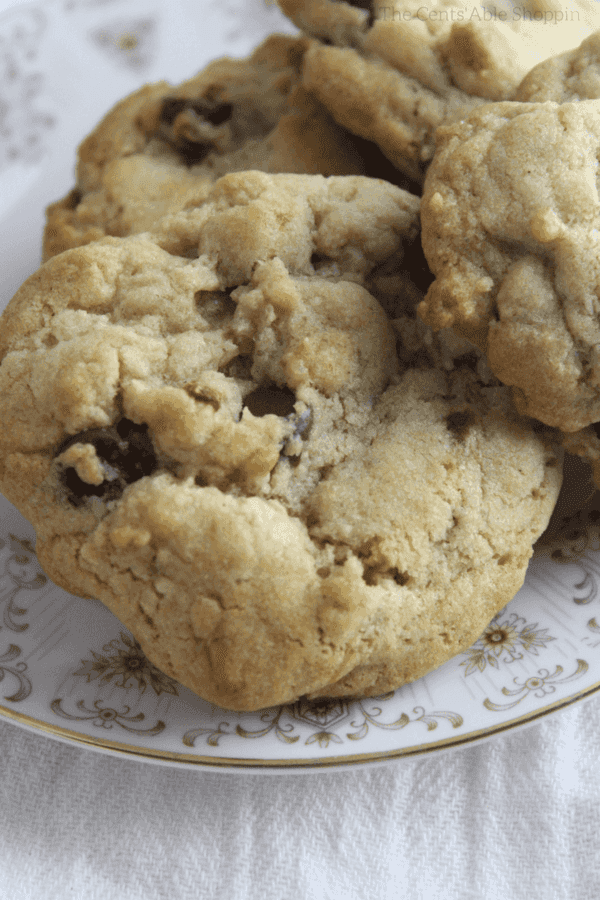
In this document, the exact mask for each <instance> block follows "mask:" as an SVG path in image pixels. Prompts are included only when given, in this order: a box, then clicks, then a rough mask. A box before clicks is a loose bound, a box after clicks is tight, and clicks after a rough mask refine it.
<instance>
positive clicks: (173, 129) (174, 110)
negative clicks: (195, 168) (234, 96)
mask: <svg viewBox="0 0 600 900" xmlns="http://www.w3.org/2000/svg"><path fill="white" fill-rule="evenodd" d="M232 115H233V105H232V104H231V103H221V102H219V101H216V100H215V101H212V100H209V99H207V98H198V99H185V98H179V97H167V98H165V100H164V101H163V104H162V108H161V111H160V116H159V121H160V125H161V127H160V133H161V135H162V136H163V137H164V138H165V139H166V140H167V141H168V142H169V143H170V144H172V146H173V147H175V148H176V149H177V150H178V151H179V152H180V153H181V154H182V156H183V157H184V159H185V161H186V163H187V164H188V165H193V164H194V163H198V162H201V161H202V160H203V159H204V157H205V156H206V155H207V154H208V153H209V152H210V150H211V149H214V147H215V143H214V141H213V140H212V139H211V135H210V130H209V131H208V133H206V125H209V126H212V127H214V128H218V127H219V126H220V125H224V124H225V122H227V121H229V119H230V118H231V116H232ZM216 137H217V136H216V135H215V139H216Z"/></svg>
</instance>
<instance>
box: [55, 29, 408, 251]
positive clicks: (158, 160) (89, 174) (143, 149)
mask: <svg viewBox="0 0 600 900" xmlns="http://www.w3.org/2000/svg"><path fill="white" fill-rule="evenodd" d="M307 46H308V41H307V40H306V38H302V37H298V38H296V37H290V36H287V35H272V36H271V37H269V38H267V39H266V40H265V41H264V42H263V43H262V44H261V45H260V46H259V47H258V48H257V49H256V50H255V51H254V53H253V54H252V55H251V56H250V57H248V58H247V59H229V58H224V59H218V60H215V61H214V62H212V63H210V64H209V65H208V66H207V67H206V68H205V69H203V70H202V71H201V72H200V73H199V74H198V75H197V76H195V77H194V78H192V79H190V80H189V81H186V82H184V83H183V84H180V85H177V86H174V85H170V84H168V83H166V82H159V83H157V84H150V85H146V86H144V87H143V88H141V89H140V90H138V91H136V92H135V93H133V94H131V95H130V96H128V97H126V98H125V99H124V100H122V101H121V102H120V103H118V104H117V105H116V106H115V107H114V109H112V110H111V111H110V112H109V113H108V114H107V115H106V116H105V117H104V119H103V120H102V121H101V122H100V124H99V125H98V126H97V127H96V128H95V129H94V131H93V132H92V133H91V134H90V135H89V136H88V137H87V138H86V139H85V140H84V141H83V143H82V144H81V146H80V148H79V153H78V164H77V185H76V187H75V188H74V189H73V190H72V191H70V192H69V194H67V196H66V197H64V198H63V199H62V200H59V201H58V202H57V203H54V204H52V205H51V206H50V207H49V208H48V210H47V222H46V228H45V233H44V259H48V258H49V257H51V256H54V255H56V254H57V253H60V252H62V251H63V250H66V249H69V248H71V247H77V246H81V245H83V244H87V243H89V242H90V241H93V240H99V239H100V238H102V237H104V236H106V235H112V236H125V235H128V234H136V233H141V232H144V231H147V230H149V229H151V228H152V227H153V226H154V224H155V222H156V221H157V220H158V219H159V218H160V217H161V216H164V215H166V214H168V213H174V212H177V211H178V210H181V209H184V208H185V207H186V206H187V205H189V204H192V205H193V204H197V203H200V202H202V201H203V200H204V199H206V197H207V196H208V194H209V192H210V189H211V187H212V185H213V184H214V182H215V181H216V180H217V179H218V178H219V177H221V176H222V175H224V174H226V173H228V172H236V171H244V170H251V169H255V170H260V171H264V172H290V173H297V174H322V175H360V174H373V175H376V176H377V177H387V178H388V179H389V180H394V176H393V172H392V167H391V166H390V165H389V163H388V161H387V160H386V159H385V157H384V156H383V155H382V154H381V152H380V151H379V150H378V148H377V147H376V146H375V145H370V144H369V142H368V141H362V142H361V141H360V140H358V141H357V140H356V139H355V138H354V137H353V136H352V135H350V134H348V133H347V132H345V131H344V129H343V128H342V127H341V126H339V125H337V124H336V122H335V121H334V120H333V119H332V118H331V116H330V115H329V113H328V112H327V110H326V109H325V108H324V107H323V106H322V104H321V103H320V102H319V101H318V100H317V99H316V97H315V96H314V95H312V94H311V93H309V92H308V91H307V90H306V89H305V88H303V87H302V86H301V85H300V84H299V82H300V68H301V65H302V58H303V55H304V53H305V50H306V48H307ZM399 178H400V176H399V175H398V179H399Z"/></svg>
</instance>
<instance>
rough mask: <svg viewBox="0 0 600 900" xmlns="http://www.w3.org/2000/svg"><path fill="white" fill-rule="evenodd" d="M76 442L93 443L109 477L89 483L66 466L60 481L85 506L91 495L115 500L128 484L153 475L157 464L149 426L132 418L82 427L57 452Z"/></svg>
mask: <svg viewBox="0 0 600 900" xmlns="http://www.w3.org/2000/svg"><path fill="white" fill-rule="evenodd" d="M73 444H92V446H93V447H94V449H95V451H96V456H97V457H98V459H99V460H100V463H101V464H102V466H103V469H104V471H105V473H106V477H105V480H104V481H103V482H102V484H99V485H95V484H88V483H87V482H86V481H83V480H82V479H81V478H80V477H79V475H78V474H77V472H76V470H75V469H74V468H73V467H72V466H68V467H65V468H63V469H62V471H61V473H60V481H61V484H62V486H63V488H64V490H65V492H66V494H67V499H68V501H69V503H70V504H71V505H72V506H82V505H83V504H84V503H85V501H86V500H87V498H88V497H101V498H102V499H103V500H116V499H117V498H118V497H120V496H121V494H122V493H123V491H124V489H125V488H126V487H127V485H128V484H133V482H134V481H139V479H140V478H143V477H144V476H145V475H151V474H152V472H153V471H154V470H155V469H156V467H157V460H156V454H155V452H154V446H153V444H152V440H151V439H150V436H149V434H148V426H147V425H136V423H135V422H132V421H131V420H130V419H121V420H120V421H119V422H117V423H116V425H113V426H111V427H110V428H93V429H90V430H89V431H82V432H80V433H79V434H76V435H74V436H73V437H71V438H69V439H68V440H67V441H65V442H64V443H63V444H61V446H60V447H59V448H58V450H57V454H56V455H57V456H60V454H61V453H64V451H65V450H68V448H69V447H71V446H72V445H73Z"/></svg>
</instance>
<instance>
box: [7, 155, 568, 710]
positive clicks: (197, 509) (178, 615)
mask: <svg viewBox="0 0 600 900" xmlns="http://www.w3.org/2000/svg"><path fill="white" fill-rule="evenodd" d="M418 207H419V201H418V199H417V198H415V197H413V196H412V195H410V194H408V193H405V192H404V191H402V190H400V189H398V188H396V187H393V186H391V185H389V184H387V183H385V182H383V181H377V180H369V179H366V178H361V177H346V178H341V177H338V178H336V177H334V178H330V179H325V178H323V177H321V176H300V175H274V176H268V175H265V174H262V173H259V172H250V173H239V174H234V175H228V176H226V177H224V178H222V179H221V180H220V181H218V182H217V183H216V184H215V186H214V187H213V189H212V190H211V192H210V195H209V197H208V199H207V201H206V202H205V203H204V204H202V205H200V206H199V207H197V208H194V209H188V210H185V211H184V212H182V213H180V214H178V215H173V216H171V217H170V218H169V220H168V224H167V223H162V224H161V225H160V227H158V228H157V229H156V231H155V232H154V234H144V235H137V236H130V237H127V238H112V237H109V238H105V239H103V240H102V241H99V242H96V243H93V244H90V245H88V246H86V247H81V248H77V249H73V250H69V251H66V252H65V253H63V254H60V255H59V256H57V257H54V258H53V259H51V260H49V261H48V262H47V263H46V264H45V265H44V266H43V267H42V268H41V269H40V270H39V272H38V273H36V275H34V276H32V277H31V278H30V279H29V280H28V281H27V282H26V283H25V285H23V287H22V288H21V289H20V291H19V292H18V293H17V295H16V296H15V297H14V298H13V300H12V301H11V303H10V304H9V307H8V309H7V311H6V312H5V314H4V317H3V320H2V330H1V332H0V417H1V419H2V422H3V424H4V427H3V429H2V431H1V432H0V485H1V486H2V490H3V491H5V492H6V495H7V496H8V497H9V499H11V500H12V501H13V502H14V503H15V504H16V505H17V506H18V507H19V509H21V510H22V512H23V513H24V515H26V516H27V517H28V518H29V519H30V520H31V521H32V523H33V524H34V527H35V528H36V531H37V535H38V538H37V548H36V549H37V554H38V557H39V559H40V561H41V563H42V565H43V566H44V568H45V569H46V571H47V572H48V574H49V575H50V576H51V577H52V578H54V579H55V580H56V581H58V582H59V583H60V584H62V585H63V586H64V587H66V588H67V589H68V590H70V591H72V592H74V593H76V594H82V595H89V596H95V597H98V598H100V599H101V600H102V601H103V602H104V603H105V604H106V605H107V606H108V607H109V608H110V609H111V610H112V611H113V612H114V613H115V614H116V615H117V616H118V617H119V618H120V619H121V620H122V621H123V623H124V624H125V625H126V626H127V627H128V628H129V629H131V631H132V632H133V634H134V635H135V637H136V638H137V639H138V640H139V641H140V643H141V645H142V647H143V648H144V652H145V653H146V654H147V655H148V656H149V658H150V659H151V660H152V661H153V662H154V663H155V664H156V665H158V666H159V667H160V668H161V669H163V670H164V671H165V672H167V673H169V674H170V675H171V676H173V677H175V678H177V679H178V680H179V681H181V682H182V683H183V684H185V685H187V686H188V687H190V688H191V689H192V690H194V691H196V692H197V693H198V694H200V696H202V697H205V698H206V699H208V700H211V701H213V702H215V703H217V704H220V705H222V706H225V707H228V708H231V709H237V710H244V709H257V708H260V707H264V706H269V705H273V704H277V703H283V702H288V701H291V700H294V699H296V698H298V697H300V696H302V695H308V696H311V697H320V696H361V695H376V694H378V693H381V692H383V691H387V690H390V689H393V688H395V687H398V686H399V685H400V684H402V683H404V682H406V681H411V680H413V679H415V678H418V677H419V676H420V675H422V674H424V673H425V672H427V671H429V670H430V669H432V668H434V667H436V666H438V665H439V664H440V663H442V662H443V661H444V660H446V659H448V658H449V657H450V656H452V655H453V654H455V653H457V652H458V651H460V650H462V649H464V648H465V647H467V646H469V645H470V644H471V643H472V641H473V640H474V639H475V638H476V637H477V636H478V635H479V634H480V633H481V631H482V630H483V628H484V627H485V625H486V624H487V623H488V621H489V620H490V619H491V618H492V617H493V615H494V614H495V613H496V612H497V611H498V610H499V609H500V608H501V607H502V606H504V604H505V603H506V602H507V601H508V600H509V599H510V598H511V597H512V596H513V595H514V593H515V592H516V591H517V589H518V588H519V587H520V585H521V583H522V581H523V577H524V574H525V570H526V566H527V561H528V559H529V557H530V555H531V548H532V544H533V542H534V541H535V539H536V538H537V537H538V535H539V534H540V533H541V532H542V531H543V529H544V527H545V525H546V523H547V521H548V519H549V516H550V513H551V510H552V507H553V505H554V502H555V500H556V496H557V493H558V490H559V486H560V480H561V467H560V451H557V450H556V449H553V448H552V447H551V446H550V445H549V444H548V443H547V442H545V441H544V440H542V438H541V437H540V436H538V435H537V434H536V433H535V432H534V431H533V430H532V428H531V427H530V425H529V424H528V423H527V422H524V421H523V420H521V419H519V417H518V416H517V415H516V414H515V412H514V410H513V407H512V405H511V402H510V392H509V391H508V390H507V389H506V388H504V387H502V386H498V385H497V384H496V383H493V384H486V383H482V381H481V379H480V378H479V377H478V375H477V374H476V373H475V372H474V371H472V369H471V368H470V367H469V366H467V365H461V364H458V363H457V365H455V367H454V368H451V369H450V370H449V371H443V370H441V369H440V370H438V369H436V368H433V367H432V366H431V364H429V363H427V362H423V363H422V364H421V365H420V366H419V367H418V368H417V367H415V368H404V367H403V366H402V365H401V364H400V362H399V359H398V355H397V353H396V342H397V340H398V333H397V332H396V331H395V329H394V327H393V325H392V322H391V321H390V319H389V318H388V317H387V316H386V314H385V312H384V310H383V308H382V306H381V305H380V304H379V302H378V301H377V299H376V297H375V296H373V294H372V293H370V292H369V291H368V290H367V289H366V287H365V285H370V286H371V285H374V284H375V281H376V279H375V277H374V275H373V273H374V272H375V271H376V270H377V269H380V268H381V267H385V265H386V262H387V261H388V260H389V259H394V258H396V259H397V258H400V257H401V253H400V250H401V247H402V244H403V243H404V242H405V241H408V240H412V239H414V237H415V235H416V234H417V231H418ZM375 289H376V288H373V290H375Z"/></svg>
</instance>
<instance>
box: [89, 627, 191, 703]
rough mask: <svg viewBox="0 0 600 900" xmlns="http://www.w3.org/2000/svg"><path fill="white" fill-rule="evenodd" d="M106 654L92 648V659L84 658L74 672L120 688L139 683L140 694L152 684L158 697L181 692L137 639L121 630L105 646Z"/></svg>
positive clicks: (104, 651) (90, 653)
mask: <svg viewBox="0 0 600 900" xmlns="http://www.w3.org/2000/svg"><path fill="white" fill-rule="evenodd" d="M102 650H103V653H96V652H95V651H94V650H90V651H89V656H91V657H92V659H82V660H81V665H80V667H79V668H78V669H77V670H76V671H75V672H73V675H75V676H81V677H83V678H85V679H86V681H87V682H88V683H89V682H91V681H94V680H95V679H98V683H99V684H107V683H109V682H110V681H114V683H115V685H117V686H118V687H122V688H124V687H131V685H132V684H134V683H135V684H136V685H137V688H138V690H139V691H140V693H142V694H143V693H144V691H145V690H146V688H147V687H150V688H151V689H152V690H153V691H154V693H155V694H156V695H157V696H160V694H162V693H167V694H177V692H178V689H179V685H178V683H177V682H176V681H175V680H174V679H173V678H170V677H169V676H168V675H165V674H164V672H161V671H160V669H157V668H156V666H155V665H154V664H153V663H151V662H150V660H149V659H148V657H147V656H146V655H145V654H144V652H143V650H142V648H141V647H140V645H139V644H138V642H137V641H136V640H135V638H133V637H131V635H128V634H127V633H126V632H124V631H121V633H120V634H119V637H118V638H113V640H112V641H109V642H108V643H107V644H104V646H103V647H102Z"/></svg>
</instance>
